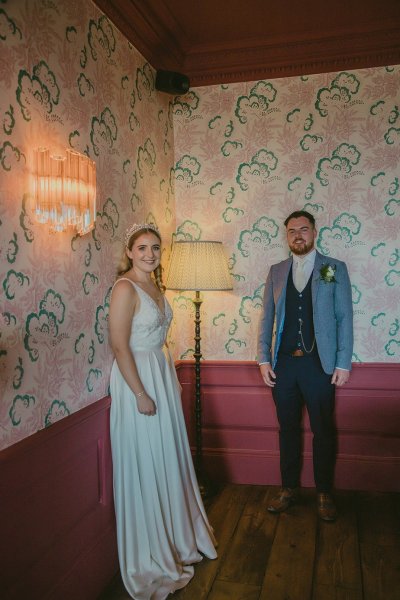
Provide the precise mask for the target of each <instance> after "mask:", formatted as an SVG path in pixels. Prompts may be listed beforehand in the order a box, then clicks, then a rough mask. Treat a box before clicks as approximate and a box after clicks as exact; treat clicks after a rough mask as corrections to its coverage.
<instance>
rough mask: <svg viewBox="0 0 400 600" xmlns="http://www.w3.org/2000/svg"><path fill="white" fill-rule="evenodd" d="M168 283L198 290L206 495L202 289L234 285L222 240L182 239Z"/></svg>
mask: <svg viewBox="0 0 400 600" xmlns="http://www.w3.org/2000/svg"><path fill="white" fill-rule="evenodd" d="M166 287H167V288H168V289H170V290H194V291H195V292H196V296H195V299H194V300H193V303H194V305H195V319H194V324H195V330H194V331H195V334H194V342H195V350H194V353H193V358H194V360H195V423H196V455H195V461H194V464H195V469H196V474H197V478H198V482H199V487H200V491H201V494H202V496H203V497H206V496H208V495H209V494H210V485H209V484H207V482H206V477H205V475H204V471H203V464H202V463H203V444H202V409H201V375H200V365H201V363H200V361H201V358H202V354H201V346H200V340H201V336H200V307H201V303H202V302H203V300H202V298H201V297H200V292H201V291H217V290H219V291H222V290H231V289H232V279H231V275H230V273H229V269H228V263H227V260H226V258H225V255H224V252H223V248H222V243H221V242H210V241H196V242H192V241H190V242H187V241H178V242H174V244H173V246H172V253H171V259H170V267H169V272H168V275H167V279H166Z"/></svg>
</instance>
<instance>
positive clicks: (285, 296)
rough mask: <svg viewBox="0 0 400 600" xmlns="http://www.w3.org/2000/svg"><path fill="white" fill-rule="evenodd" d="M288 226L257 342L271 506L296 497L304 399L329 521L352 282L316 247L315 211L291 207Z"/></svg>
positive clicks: (320, 501) (322, 511)
mask: <svg viewBox="0 0 400 600" xmlns="http://www.w3.org/2000/svg"><path fill="white" fill-rule="evenodd" d="M285 226H286V235H287V241H288V245H289V248H290V250H291V251H292V255H293V256H291V257H290V258H288V259H287V260H284V261H282V262H280V263H278V264H276V265H272V267H271V269H270V271H269V274H268V278H267V282H266V285H265V293H264V305H263V314H262V317H261V321H260V331H259V339H258V360H259V365H260V371H261V375H262V378H263V380H264V382H265V384H266V385H267V386H269V387H271V388H272V396H273V399H274V402H275V406H276V411H277V417H278V421H279V425H280V432H279V446H280V466H281V477H282V488H281V490H280V492H279V493H278V495H277V496H276V497H275V498H273V499H272V501H271V503H270V505H269V506H268V510H269V511H270V512H274V513H280V512H282V511H284V510H286V509H287V508H289V506H290V505H291V504H293V503H294V502H295V501H296V499H297V494H296V492H297V489H296V488H297V487H298V486H299V483H300V470H301V418H302V405H303V402H304V403H305V405H306V407H307V411H308V416H309V420H310V425H311V429H312V432H313V465H314V481H315V485H316V488H317V508H318V514H319V516H320V518H321V519H323V520H325V521H334V520H335V519H336V517H337V511H336V507H335V504H334V500H333V497H332V495H331V492H332V485H333V475H334V465H335V454H336V430H335V424H334V403H335V386H341V385H343V384H345V383H346V382H347V381H348V379H349V375H350V369H351V357H352V352H353V309H352V300H351V285H350V280H349V276H348V273H347V268H346V265H345V263H343V262H342V261H339V260H336V259H334V258H331V257H329V258H328V257H324V256H322V255H321V254H320V253H319V252H317V250H316V249H315V248H314V242H315V238H316V236H317V231H316V229H315V219H314V217H313V215H311V214H310V213H308V212H307V211H304V210H299V211H295V212H293V213H292V214H290V215H289V216H288V217H287V219H286V220H285Z"/></svg>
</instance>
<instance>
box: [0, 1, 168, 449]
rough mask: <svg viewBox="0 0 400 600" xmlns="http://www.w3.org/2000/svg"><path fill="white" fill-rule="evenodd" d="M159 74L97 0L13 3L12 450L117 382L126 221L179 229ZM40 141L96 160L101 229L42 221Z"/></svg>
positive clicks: (8, 106)
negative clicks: (116, 333) (114, 332)
mask: <svg viewBox="0 0 400 600" xmlns="http://www.w3.org/2000/svg"><path fill="white" fill-rule="evenodd" d="M154 76H155V74H154V71H153V69H152V68H151V67H150V65H149V64H148V63H147V62H146V61H145V60H144V59H143V57H142V56H141V55H140V54H139V53H138V52H137V51H136V50H135V49H134V48H133V47H132V46H131V45H130V44H129V43H128V42H127V41H126V40H125V38H124V37H123V36H122V35H121V34H120V33H119V31H118V30H117V29H116V28H115V27H114V26H113V25H112V24H110V22H109V21H108V20H107V19H106V18H105V16H104V15H103V14H102V13H101V12H100V11H99V10H98V9H97V8H96V7H95V6H94V5H93V4H92V3H91V2H89V1H87V0H57V2H43V1H41V0H12V1H8V2H2V3H1V4H0V81H1V83H0V85H1V92H0V124H1V125H0V283H1V285H0V398H1V401H0V448H4V447H6V446H9V445H10V444H12V443H14V442H17V441H18V440H20V439H22V438H24V437H26V436H27V435H30V434H32V433H34V432H36V431H37V430H39V429H42V428H43V427H47V426H49V425H51V424H52V423H54V422H55V421H57V420H58V419H61V418H63V417H65V416H67V415H69V414H71V413H73V412H75V411H76V410H79V409H80V408H82V407H84V406H86V405H87V404H90V403H92V402H94V401H96V400H98V399H100V398H102V397H104V396H105V395H106V394H107V392H108V381H109V373H110V367H111V362H112V355H111V352H110V348H109V345H108V335H107V318H108V306H109V300H110V289H111V286H112V284H113V282H114V279H115V269H116V265H117V263H118V260H119V257H120V253H121V250H122V244H121V241H122V238H123V233H124V231H125V229H126V227H127V226H128V225H129V224H131V223H132V222H133V221H139V222H140V221H143V220H145V219H146V218H150V219H152V220H155V221H156V222H157V223H158V224H159V225H160V227H161V230H162V233H163V234H164V236H165V238H166V239H167V240H168V239H170V238H171V234H172V232H173V231H174V229H175V214H174V211H175V203H174V201H173V195H172V192H171V187H170V167H171V164H173V144H174V141H173V131H172V122H171V118H170V114H169V104H170V100H171V97H170V96H168V95H166V94H162V93H159V92H156V91H155V89H154ZM38 146H48V147H49V148H50V149H51V151H52V152H54V153H56V154H63V153H64V154H65V148H73V149H76V150H78V151H79V152H82V153H86V154H87V155H88V156H90V158H92V159H93V160H95V161H96V167H97V219H96V226H95V229H94V230H93V231H92V232H91V233H89V234H86V235H85V236H83V237H79V236H78V235H77V234H76V233H75V232H74V231H73V230H71V231H67V232H65V233H57V234H51V233H49V231H48V229H47V227H46V226H45V225H39V224H37V223H36V222H35V218H34V215H33V212H32V198H31V194H30V177H29V176H30V172H31V170H32V156H31V154H32V149H33V148H36V147H38ZM167 250H168V248H167Z"/></svg>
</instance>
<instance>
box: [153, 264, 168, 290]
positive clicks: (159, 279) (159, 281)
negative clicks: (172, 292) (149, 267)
mask: <svg viewBox="0 0 400 600" xmlns="http://www.w3.org/2000/svg"><path fill="white" fill-rule="evenodd" d="M162 272H163V268H162V266H161V265H158V267H157V268H156V269H154V271H153V275H154V279H155V282H156V286H157V287H158V289H159V290H160V292H161V293H162V294H165V290H166V287H165V285H164V284H163V281H162Z"/></svg>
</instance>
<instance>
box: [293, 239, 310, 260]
mask: <svg viewBox="0 0 400 600" xmlns="http://www.w3.org/2000/svg"><path fill="white" fill-rule="evenodd" d="M297 240H298V241H296V240H293V242H292V243H291V244H289V248H290V249H291V251H292V252H293V254H296V256H304V255H305V254H308V253H309V252H311V250H312V249H313V248H314V240H312V241H311V242H310V243H309V244H307V242H306V241H304V240H303V238H297ZM299 241H301V242H302V243H299Z"/></svg>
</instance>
